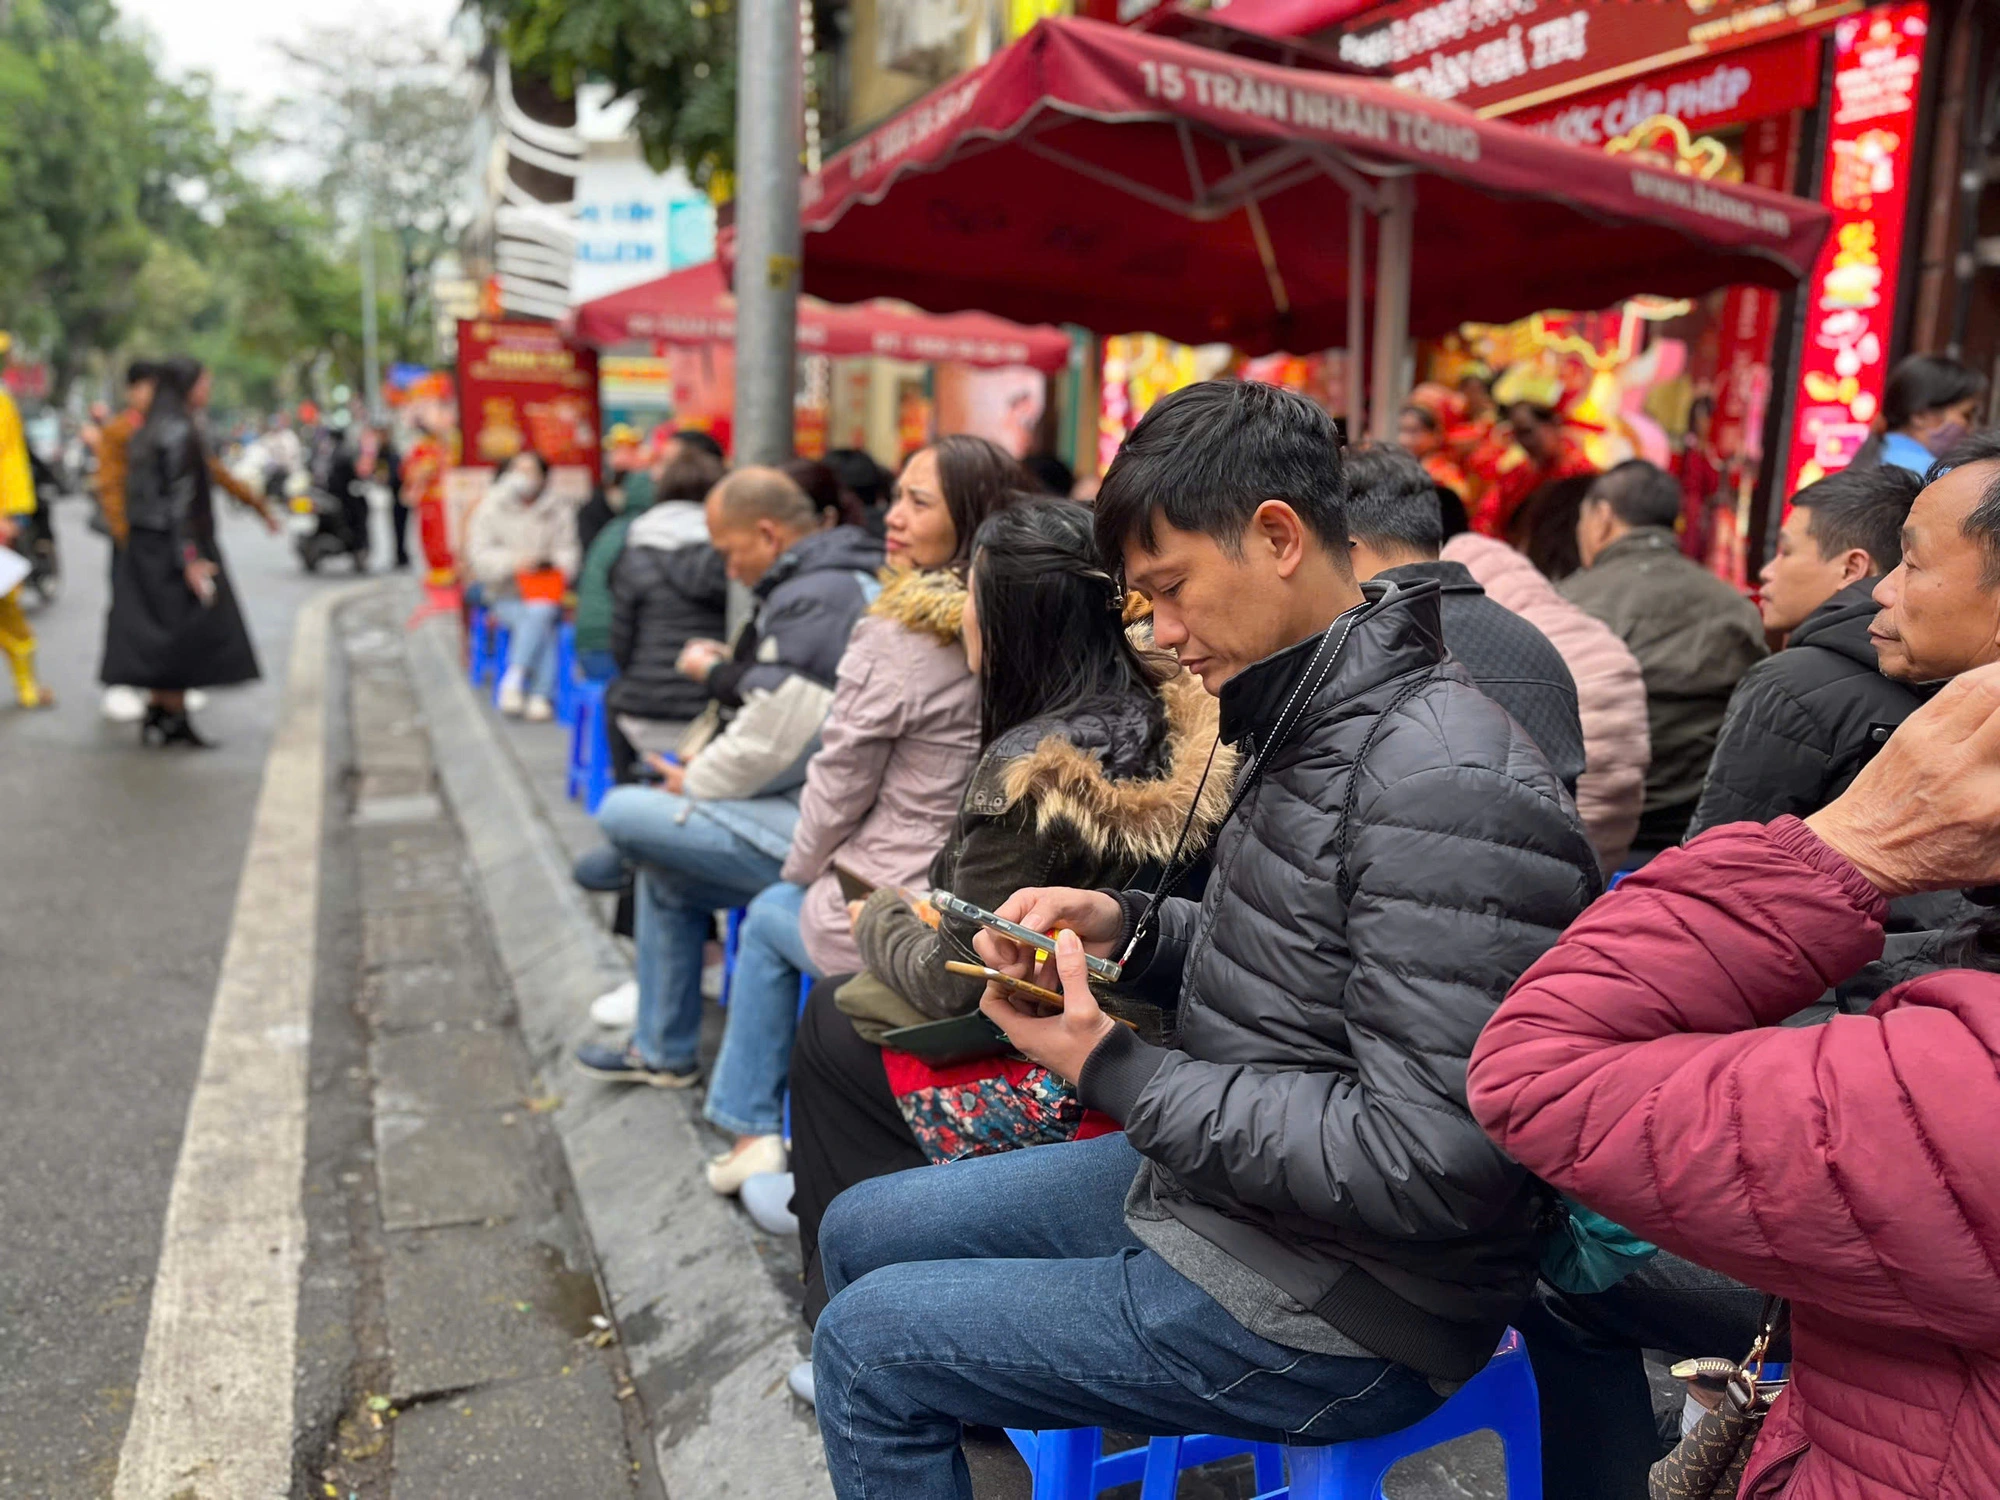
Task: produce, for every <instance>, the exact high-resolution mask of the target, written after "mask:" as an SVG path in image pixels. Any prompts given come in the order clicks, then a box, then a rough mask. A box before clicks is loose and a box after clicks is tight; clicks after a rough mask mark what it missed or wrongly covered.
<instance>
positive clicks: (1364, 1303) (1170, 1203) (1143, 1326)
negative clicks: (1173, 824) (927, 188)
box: [813, 382, 1599, 1500]
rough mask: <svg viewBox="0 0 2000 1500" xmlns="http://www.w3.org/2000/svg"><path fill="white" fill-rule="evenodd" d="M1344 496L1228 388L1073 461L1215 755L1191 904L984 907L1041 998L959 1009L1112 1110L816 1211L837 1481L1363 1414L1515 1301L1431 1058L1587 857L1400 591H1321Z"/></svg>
mask: <svg viewBox="0 0 2000 1500" xmlns="http://www.w3.org/2000/svg"><path fill="white" fill-rule="evenodd" d="M1346 490H1347V481H1346V474H1345V472H1344V466H1343V464H1342V460H1341V454H1340V445H1339V438H1338V436H1337V434H1336V432H1335V430H1334V427H1333V424H1332V422H1331V421H1330V420H1329V419H1328V418H1327V416H1326V415H1325V413H1323V412H1322V411H1320V409H1319V408H1318V407H1316V406H1314V405H1313V404H1312V403H1311V402H1309V401H1306V400H1304V399H1303V398H1301V397H1298V396H1295V395H1292V394H1290V393H1288V392H1285V391H1281V390H1277V389H1274V388H1273V387H1270V386H1267V385H1260V384H1256V383H1252V382H1207V383H1203V384H1199V385H1194V386H1190V387H1188V388H1187V389H1185V390H1182V391H1179V392H1176V393H1175V394H1173V395H1171V396H1168V397H1167V398H1166V399H1164V400H1162V401H1161V402H1160V403H1159V404H1158V405H1156V406H1155V407H1154V408H1153V409H1152V411H1150V412H1149V413H1148V414H1147V415H1146V417H1145V419H1144V420H1143V421H1142V422H1140V424H1139V426H1138V427H1137V428H1136V429H1135V430H1134V431H1133V433H1132V436H1131V438H1130V439H1128V440H1127V442H1126V444H1125V446H1124V449H1123V450H1122V451H1121V452H1120V454H1119V456H1118V458H1117V460H1116V461H1115V462H1114V463H1113V464H1112V466H1111V469H1110V472H1109V473H1108V474H1107V475H1106V476H1105V480H1104V485H1103V488H1102V490H1101V491H1100V492H1099V495H1098V499H1097V504H1096V508H1095V509H1096V528H1097V538H1098V546H1099V551H1100V554H1101V556H1102V560H1103V562H1104V565H1105V566H1106V568H1107V569H1108V570H1111V571H1113V572H1118V573H1122V575H1123V577H1124V580H1125V582H1126V583H1127V584H1128V585H1129V586H1131V587H1133V588H1136V589H1139V590H1140V591H1142V592H1143V593H1145V594H1146V595H1148V596H1149V597H1150V598H1151V600H1152V603H1153V616H1152V623H1153V637H1154V640H1155V641H1156V642H1157V643H1158V644H1159V645H1160V646H1162V647H1164V648H1167V649H1170V650H1173V651H1174V652H1176V653H1177V655H1178V656H1179V658H1180V661H1181V663H1182V665H1183V666H1185V667H1186V668H1187V669H1188V670H1189V671H1191V672H1193V673H1194V674H1195V675H1197V676H1198V677H1200V679H1201V681H1202V684H1203V686H1204V687H1206V688H1207V689H1208V691H1209V692H1211V693H1214V694H1216V695H1217V697H1218V698H1219V699H1220V709H1221V732H1222V737H1223V738H1224V739H1226V740H1228V741H1230V742H1231V743H1232V744H1235V745H1237V746H1238V747H1239V748H1240V749H1241V750H1242V751H1243V752H1244V758H1245V760H1246V761H1247V762H1248V768H1247V769H1246V770H1244V771H1243V772H1242V773H1241V775H1240V776H1239V777H1238V779H1237V780H1236V782H1235V791H1234V806H1233V809H1232V811H1231V813H1230V815H1229V817H1228V819H1227V820H1226V821H1225V823H1224V825H1223V827H1222V829H1221V832H1220V834H1219V835H1218V837H1217V840H1216V843H1215V846H1214V853H1213V859H1214V873H1213V875H1212V876H1211V877H1210V879H1209V882H1208V886H1207V890H1206V893H1205V894H1204V896H1203V898H1202V900H1201V902H1200V903H1199V904H1197V903H1195V902H1193V901H1190V900H1185V899H1181V898H1172V897H1170V898H1168V899H1165V900H1160V901H1156V900H1155V899H1154V897H1152V896H1151V895H1149V893H1147V892H1145V891H1126V892H1122V893H1111V892H1095V891H1078V890H1054V889H1039V890H1029V891H1023V892H1019V893H1017V894H1016V895H1015V896H1013V897H1012V898H1011V899H1010V900H1008V901H1007V902H1006V903H1005V904H1004V905H1003V907H1002V912H1003V914H1004V915H1007V916H1010V917H1012V918H1014V919H1016V920H1019V921H1022V922H1026V923H1030V924H1033V925H1034V926H1036V927H1037V928H1038V930H1041V931H1044V932H1046V931H1049V930H1050V929H1051V928H1054V927H1061V928H1063V929H1066V930H1065V932H1064V933H1063V935H1062V937H1061V939H1060V942H1059V943H1058V945H1057V952H1056V964H1055V967H1054V968H1053V969H1049V970H1045V972H1044V973H1043V975H1042V978H1043V982H1045V983H1050V984H1060V985H1061V986H1062V987H1063V990H1064V992H1065V994H1066V1004H1065V1008H1064V1009H1063V1011H1062V1012H1061V1013H1060V1014H1057V1015H1053V1016H1049V1017H1037V1016H1033V1015H1030V1014H1029V1013H1028V1012H1027V1011H1026V1010H1024V1009H1017V1008H1016V1007H1015V1006H1014V1005H1013V1004H1012V1003H1010V1002H1009V1001H1007V1000H1006V999H1004V998H1003V997H1002V994H1001V992H999V991H997V990H989V991H988V993H987V996H986V998H985V1000H984V1001H983V1006H984V1008H985V1010H986V1013H987V1015H988V1016H990V1017H991V1018H992V1019H993V1020H994V1021H995V1022H996V1023H997V1024H998V1025H1000V1026H1001V1027H1002V1028H1003V1029H1004V1030H1005V1031H1006V1032H1007V1034H1008V1036H1009V1037H1010V1038H1011V1040H1012V1042H1013V1044H1014V1045H1015V1046H1016V1047H1017V1048H1018V1049H1019V1050H1020V1051H1021V1052H1022V1053H1024V1054H1025V1055H1026V1056H1028V1057H1029V1058H1031V1059H1033V1060H1034V1061H1036V1062H1039V1063H1041V1064H1043V1065H1044V1066H1046V1067H1048V1068H1049V1069H1051V1070H1052V1071H1053V1072H1056V1073H1058V1074H1060V1075H1062V1076H1063V1077H1066V1078H1071V1079H1075V1080H1077V1082H1078V1086H1079V1090H1080V1093H1081V1096H1082V1099H1083V1101H1084V1103H1085V1104H1086V1105H1088V1106H1090V1107H1092V1108H1094V1109H1097V1110H1099V1111H1102V1112H1103V1113H1105V1114H1107V1115H1109V1116H1110V1117H1111V1118H1112V1119H1114V1120H1116V1121H1117V1122H1119V1123H1120V1124H1121V1125H1122V1126H1123V1127H1124V1129H1123V1132H1122V1133H1121V1134H1114V1135H1110V1136H1105V1137H1102V1138H1099V1139H1096V1140H1091V1141H1084V1142H1080V1143H1076V1144H1066V1145H1055V1146H1040V1147H1036V1148H1035V1149H1033V1150H1028V1151H1019V1152H1014V1153H1011V1154H1009V1155H1005V1156H994V1157H985V1158H981V1159H976V1160H971V1161H962V1162H954V1163H951V1164H949V1165H945V1166H940V1167H932V1168H929V1169H926V1170H924V1171H921V1172H905V1173H901V1174H898V1175H896V1176H892V1177H886V1178H881V1179H878V1180H876V1181H874V1182H870V1183H867V1184H864V1185H863V1186H861V1187H858V1188H854V1189H851V1190H850V1191H849V1192H847V1193H845V1194H843V1195H842V1196H841V1197H840V1198H839V1199H837V1200H836V1201H835V1202H834V1204H833V1207H832V1209H831V1211H830V1212H829V1213H828V1215H827V1217H826V1220H825V1222H824V1225H823V1226H822V1230H821V1240H820V1256H821V1264H822V1266H823V1268H824V1270H825V1274H826V1281H827V1288H828V1290H829V1291H830V1292H832V1293H833V1300H832V1302H831V1304H830V1305H829V1306H828V1308H827V1309H826V1311H825V1313H824V1314H822V1316H821V1318H820V1320H819V1323H818V1325H817V1328H816V1330H815V1334H814V1340H813V1366H814V1375H815V1386H816V1390H817V1396H818V1410H819V1419H820V1430H821V1432H822V1434H823V1435H824V1437H825V1440H826V1448H827V1458H828V1468H829V1471H830V1474H831V1477H832V1480H833V1487H834V1492H835V1493H836V1494H837V1495H840V1496H842V1497H852V1496H859V1495H862V1494H868V1495H895V1496H897V1497H898V1500H932V1497H937V1500H946V1497H958V1496H963V1495H965V1494H968V1493H969V1492H970V1491H969V1487H968V1484H967V1480H966V1470H965V1466H964V1459H963V1457H962V1456H961V1454H960V1453H959V1451H958V1439H959V1432H960V1426H961V1424H962V1423H977V1424H987V1425H994V1426H1027V1427H1039V1426H1076V1425H1080V1424H1085V1425H1101V1426H1107V1427H1112V1428H1117V1429H1119V1430H1122V1431H1126V1432H1196V1431H1207V1432H1223V1433H1230V1434H1235V1435H1238V1436H1242V1437H1248V1438H1259V1439H1264V1440H1266V1441H1274V1442H1276V1441H1285V1440H1287V1439H1288V1438H1289V1439H1290V1440H1292V1441H1296V1442H1301V1443H1328V1442H1340V1441H1343V1440H1347V1439H1352V1438H1358V1437H1363V1436H1368V1435H1373V1434H1377V1433H1381V1432H1385V1431H1390V1430H1394V1429H1397V1428H1401V1427H1404V1426H1406V1425H1408V1424H1409V1423H1411V1422H1413V1421H1415V1420H1417V1419H1418V1418H1420V1417H1422V1416H1424V1415H1426V1414H1427V1413H1429V1412H1430V1411H1432V1410H1433V1409H1434V1408H1436V1407H1437V1405H1438V1404H1439V1403H1440V1402H1441V1401H1442V1400H1443V1399H1444V1396H1445V1394H1446V1393H1447V1392H1449V1391H1450V1390H1452V1389H1453V1388H1454V1387H1455V1386H1456V1384H1457V1383H1459V1382H1462V1381H1464V1380H1466V1379H1468V1378H1469V1377H1471V1376H1472V1375H1473V1374H1475V1373H1477V1372H1478V1371H1479V1369H1480V1368H1481V1367H1482V1366H1484V1365H1485V1363H1486V1361H1487V1359H1488V1357H1489V1356H1490V1355H1491V1354H1492V1352H1493V1348H1494V1345H1495V1343H1496V1342H1497V1341H1498V1339H1499V1337H1500V1335H1501V1333H1502V1331H1503V1330H1504V1328H1505V1327H1506V1324H1507V1320H1508V1319H1509V1318H1510V1317H1511V1316H1512V1315H1513V1314H1514V1313H1515V1312H1516V1311H1517V1310H1518V1309H1519V1308H1520V1307H1521V1305H1522V1304H1523V1302H1524V1300H1525V1299H1526V1297H1527V1295H1528V1291H1529V1289H1530V1287H1531V1286H1532V1285H1533V1283H1534V1277H1535V1263H1536V1255H1537V1242H1538V1241H1537V1227H1536V1226H1537V1221H1538V1219H1539V1218H1540V1217H1541V1214H1542V1212H1543V1210H1544V1208H1545V1207H1546V1203H1545V1199H1544V1194H1543V1192H1542V1191H1541V1189H1540V1188H1539V1187H1538V1186H1537V1185H1536V1184H1535V1183H1534V1182H1533V1181H1531V1180H1530V1179H1529V1178H1528V1177H1527V1175H1526V1174H1525V1173H1524V1172H1522V1171H1521V1170H1520V1168H1518V1167H1517V1166H1515V1165H1514V1164H1513V1163H1512V1162H1510V1161H1508V1160H1507V1158H1506V1157H1505V1156H1504V1155H1503V1154H1502V1153H1500V1152H1499V1151H1497V1150H1495V1149H1494V1148H1493V1146H1492V1144H1491V1143H1490V1142H1489V1141H1488V1140H1487V1139H1486V1137H1485V1136H1484V1134H1483V1133H1482V1132H1481V1131H1480V1129H1479V1127H1478V1126H1477V1125H1476V1124H1475V1123H1474V1122H1473V1120H1472V1118H1471V1115H1470V1114H1469V1112H1468V1110H1467V1107H1466V1100H1465V1067H1466V1059H1467V1057H1468V1056H1469V1054H1470V1052H1471V1049H1472V1044H1473V1041H1474V1039H1475V1038H1476V1037H1477V1036H1478V1034H1479V1029H1480V1027H1481V1025H1482V1024H1483V1023H1484V1022H1485V1020H1486V1018H1487V1017H1488V1016H1489V1015H1491V1014H1492V1012H1493V1010H1494V1008H1495V1007H1496V1006H1497V1005H1498V1003H1499V1001H1500V999H1501V997H1502V996H1503V995H1504V994H1505V993H1506V992H1507V989H1508V986H1509V985H1511V984H1512V983H1513V981H1514V980H1515V979H1516V978H1517V977H1518V976H1519V975H1520V974H1521V972H1522V971H1523V970H1524V969H1526V968H1527V966H1528V965H1529V964H1530V963H1532V962H1533V961H1534V960H1535V959H1536V958H1537V957H1538V956H1539V955H1540V954H1541V953H1542V952H1543V950H1544V949H1546V948H1547V947H1548V946H1549V945H1550V944H1551V943H1552V942H1553V941H1554V939H1555V937H1556V936H1557V934H1559V933H1560V932H1561V930H1562V929H1563V928H1564V927H1565V926H1567V925H1568V923H1569V922H1570V921H1571V920H1572V919H1573V918H1574V917H1575V916H1576V915H1577V913H1578V912H1580V911H1581V910H1582V909H1583V907H1584V905H1585V904H1586V903H1587V902H1588V901H1590V899H1591V898H1592V897H1593V896H1594V895H1595V894H1596V893H1597V890H1598V884H1599V880H1598V872H1597V860H1596V856H1595V855H1594V854H1593V853H1592V851H1591V847H1590V844H1589V842H1588V840H1587V839H1586V838H1585V837H1584V834H1583V830H1582V828H1581V826H1580V825H1579V824H1578V822H1577V818H1576V814H1575V812H1574V810H1573V809H1572V807H1571V805H1570V802H1569V799H1568V797H1566V796H1565V795H1564V793H1563V790H1562V787H1561V784H1560V783H1559V782H1558V781H1557V780H1556V778H1555V775H1554V773H1552V772H1551V771H1550V770H1549V768H1548V764H1547V762H1546V761H1545V759H1544V758H1543V756H1542V754H1541V752H1540V751H1539V750H1538V749H1537V748H1536V747H1535V745H1534V742H1533V741H1532V740H1530V739H1529V737H1528V735H1527V733H1526V732H1525V731H1524V730H1523V729H1521V727H1520V726H1519V725H1517V724H1516V723H1514V721H1513V720H1511V719H1510V718H1508V716H1507V715H1506V713H1505V712H1504V711H1503V710H1502V709H1501V708H1500V707H1499V706H1498V705H1497V704H1496V703H1494V702H1493V700H1492V699H1490V698H1488V697H1487V696H1486V695H1485V694H1484V693H1482V692H1480V691H1479V689H1478V688H1477V687H1475V686H1474V685H1473V682H1472V679H1471V678H1470V677H1469V676H1468V675H1467V674H1466V672H1465V670H1464V668H1463V667H1461V666H1459V665H1458V664H1457V663H1455V662H1452V661H1450V660H1448V659H1447V657H1446V654H1445V649H1444V641H1443V637H1442V633H1441V630H1440V626H1439V611H1438V588H1437V585H1436V584H1435V583H1434V582H1431V581H1430V580H1422V581H1419V582H1416V583H1411V584H1400V583H1383V582H1379V581H1378V582H1373V583H1369V584H1366V585H1361V584H1357V583H1356V582H1355V579H1354V574H1353V569H1352V566H1351V564H1350V562H1349V558H1348V538H1347V527H1346V521H1345V516H1344V513H1343V504H1344V501H1345V498H1346ZM1051 644H1052V648H1053V649H1058V650H1059V643H1051ZM1357 768H1358V769H1357ZM1350 773H1351V774H1350ZM978 941H979V943H980V944H981V951H982V953H984V954H985V956H986V957H987V958H988V960H989V962H993V963H996V964H998V965H1004V966H1009V967H1013V968H1014V969H1015V971H1016V972H1025V971H1026V969H1027V967H1028V966H1029V963H1030V961H1031V959H1032V955H1026V954H1018V953H1016V952H1014V951H1013V949H1012V948H1011V945H1006V944H1002V943H996V942H995V941H994V940H993V939H992V938H991V935H990V934H981V936H980V938H979V940H978ZM1079 941H1080V942H1081V943H1082V944H1087V945H1088V946H1089V948H1090V949H1091V951H1093V952H1095V953H1098V954H1100V955H1117V956H1120V957H1122V958H1123V959H1124V961H1125V969H1124V979H1123V982H1124V984H1125V985H1126V986H1127V987H1128V989H1129V991H1130V993H1131V994H1132V996H1133V997H1134V998H1137V999H1139V1000H1144V1001H1151V1002H1153V1003H1156V1004H1159V1005H1161V1006H1163V1007H1165V1006H1175V1007H1177V1015H1176V1017H1175V1020H1176V1027H1177V1042H1176V1045H1173V1046H1159V1045H1153V1044H1150V1043H1148V1042H1145V1041H1142V1040H1141V1039H1140V1037H1139V1034H1138V1033H1137V1032H1136V1031H1133V1030H1131V1029H1129V1028H1127V1027H1124V1026H1120V1025H1117V1024H1115V1023H1113V1022H1112V1021H1111V1019H1110V1018H1109V1017H1108V1016H1107V1015H1106V1014H1105V1013H1104V1011H1103V1010H1101V1009H1100V1008H1099V1006H1098V1004H1097V1001H1096V999H1095V998H1094V997H1093V996H1092V994H1091V991H1090V989H1089V987H1088V985H1087V984H1086V983H1085V982H1084V968H1083V959H1082V953H1081V950H1080V948H1079ZM1058 971H1059V973H1058Z"/></svg>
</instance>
